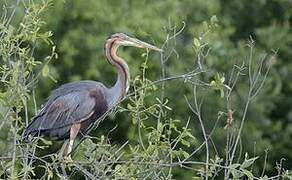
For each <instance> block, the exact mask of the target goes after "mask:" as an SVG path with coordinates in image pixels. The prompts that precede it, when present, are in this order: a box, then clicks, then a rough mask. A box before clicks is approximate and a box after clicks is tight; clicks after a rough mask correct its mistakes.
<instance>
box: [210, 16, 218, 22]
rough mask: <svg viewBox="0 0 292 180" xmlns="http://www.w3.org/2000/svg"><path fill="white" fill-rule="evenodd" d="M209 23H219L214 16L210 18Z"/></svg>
mask: <svg viewBox="0 0 292 180" xmlns="http://www.w3.org/2000/svg"><path fill="white" fill-rule="evenodd" d="M210 21H211V24H217V23H218V22H219V21H218V18H217V16H216V15H213V16H212V17H211V19H210Z"/></svg>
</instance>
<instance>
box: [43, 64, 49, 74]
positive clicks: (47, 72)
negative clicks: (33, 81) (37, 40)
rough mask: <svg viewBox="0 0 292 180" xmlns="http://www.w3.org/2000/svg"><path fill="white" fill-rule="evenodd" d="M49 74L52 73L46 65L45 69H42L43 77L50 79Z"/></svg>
mask: <svg viewBox="0 0 292 180" xmlns="http://www.w3.org/2000/svg"><path fill="white" fill-rule="evenodd" d="M49 73H50V68H49V66H48V65H47V64H46V65H45V66H44V67H43V69H42V75H43V76H44V77H48V76H49Z"/></svg>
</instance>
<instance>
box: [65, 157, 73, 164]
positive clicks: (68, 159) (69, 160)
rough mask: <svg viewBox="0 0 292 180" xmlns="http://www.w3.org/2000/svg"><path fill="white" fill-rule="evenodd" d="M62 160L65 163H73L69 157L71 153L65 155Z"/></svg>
mask: <svg viewBox="0 0 292 180" xmlns="http://www.w3.org/2000/svg"><path fill="white" fill-rule="evenodd" d="M64 162H65V163H66V164H72V163H73V159H72V158H71V155H68V156H65V157H64Z"/></svg>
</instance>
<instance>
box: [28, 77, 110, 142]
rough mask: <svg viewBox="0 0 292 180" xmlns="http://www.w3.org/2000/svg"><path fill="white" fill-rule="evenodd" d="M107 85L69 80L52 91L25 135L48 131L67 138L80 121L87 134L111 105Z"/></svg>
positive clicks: (54, 136) (58, 137) (53, 135)
mask: <svg viewBox="0 0 292 180" xmlns="http://www.w3.org/2000/svg"><path fill="white" fill-rule="evenodd" d="M107 92H108V89H107V88H106V87H105V86H104V85H103V84H101V83H99V82H96V81H89V80H88V81H78V82H72V83H67V84H64V85H62V86H60V87H59V88H58V89H56V90H55V91H53V93H52V95H51V96H50V97H49V98H48V101H47V102H46V103H45V105H44V107H43V108H42V110H41V111H40V112H39V113H38V115H37V116H35V117H34V118H33V121H32V122H31V123H30V124H29V125H28V127H27V128H26V131H25V133H24V135H23V137H25V138H27V137H28V135H29V134H31V135H32V136H37V135H45V136H49V137H53V138H57V139H68V138H69V135H70V128H71V126H72V125H73V124H76V123H80V125H81V128H80V132H81V134H86V132H87V130H88V129H89V128H90V125H92V124H93V123H94V122H95V120H97V119H98V118H99V117H101V116H102V115H103V114H104V113H105V112H106V111H107V110H108V108H109V104H110V103H111V102H108V101H107V96H109V95H108V94H107Z"/></svg>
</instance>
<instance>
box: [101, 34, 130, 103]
mask: <svg viewBox="0 0 292 180" xmlns="http://www.w3.org/2000/svg"><path fill="white" fill-rule="evenodd" d="M118 47H119V46H118V45H117V44H115V40H111V39H110V40H108V41H107V43H106V44H105V50H106V57H107V60H108V62H109V63H110V64H112V65H114V66H116V68H117V70H118V77H117V81H116V83H115V85H114V86H113V87H112V88H110V89H109V93H108V97H107V99H108V103H109V106H114V105H115V104H116V103H117V102H119V101H120V100H122V99H123V98H124V97H125V96H126V94H127V91H128V88H129V79H130V73H129V68H128V65H127V63H126V62H125V61H124V60H123V59H122V58H120V57H118V56H117V50H118Z"/></svg>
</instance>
